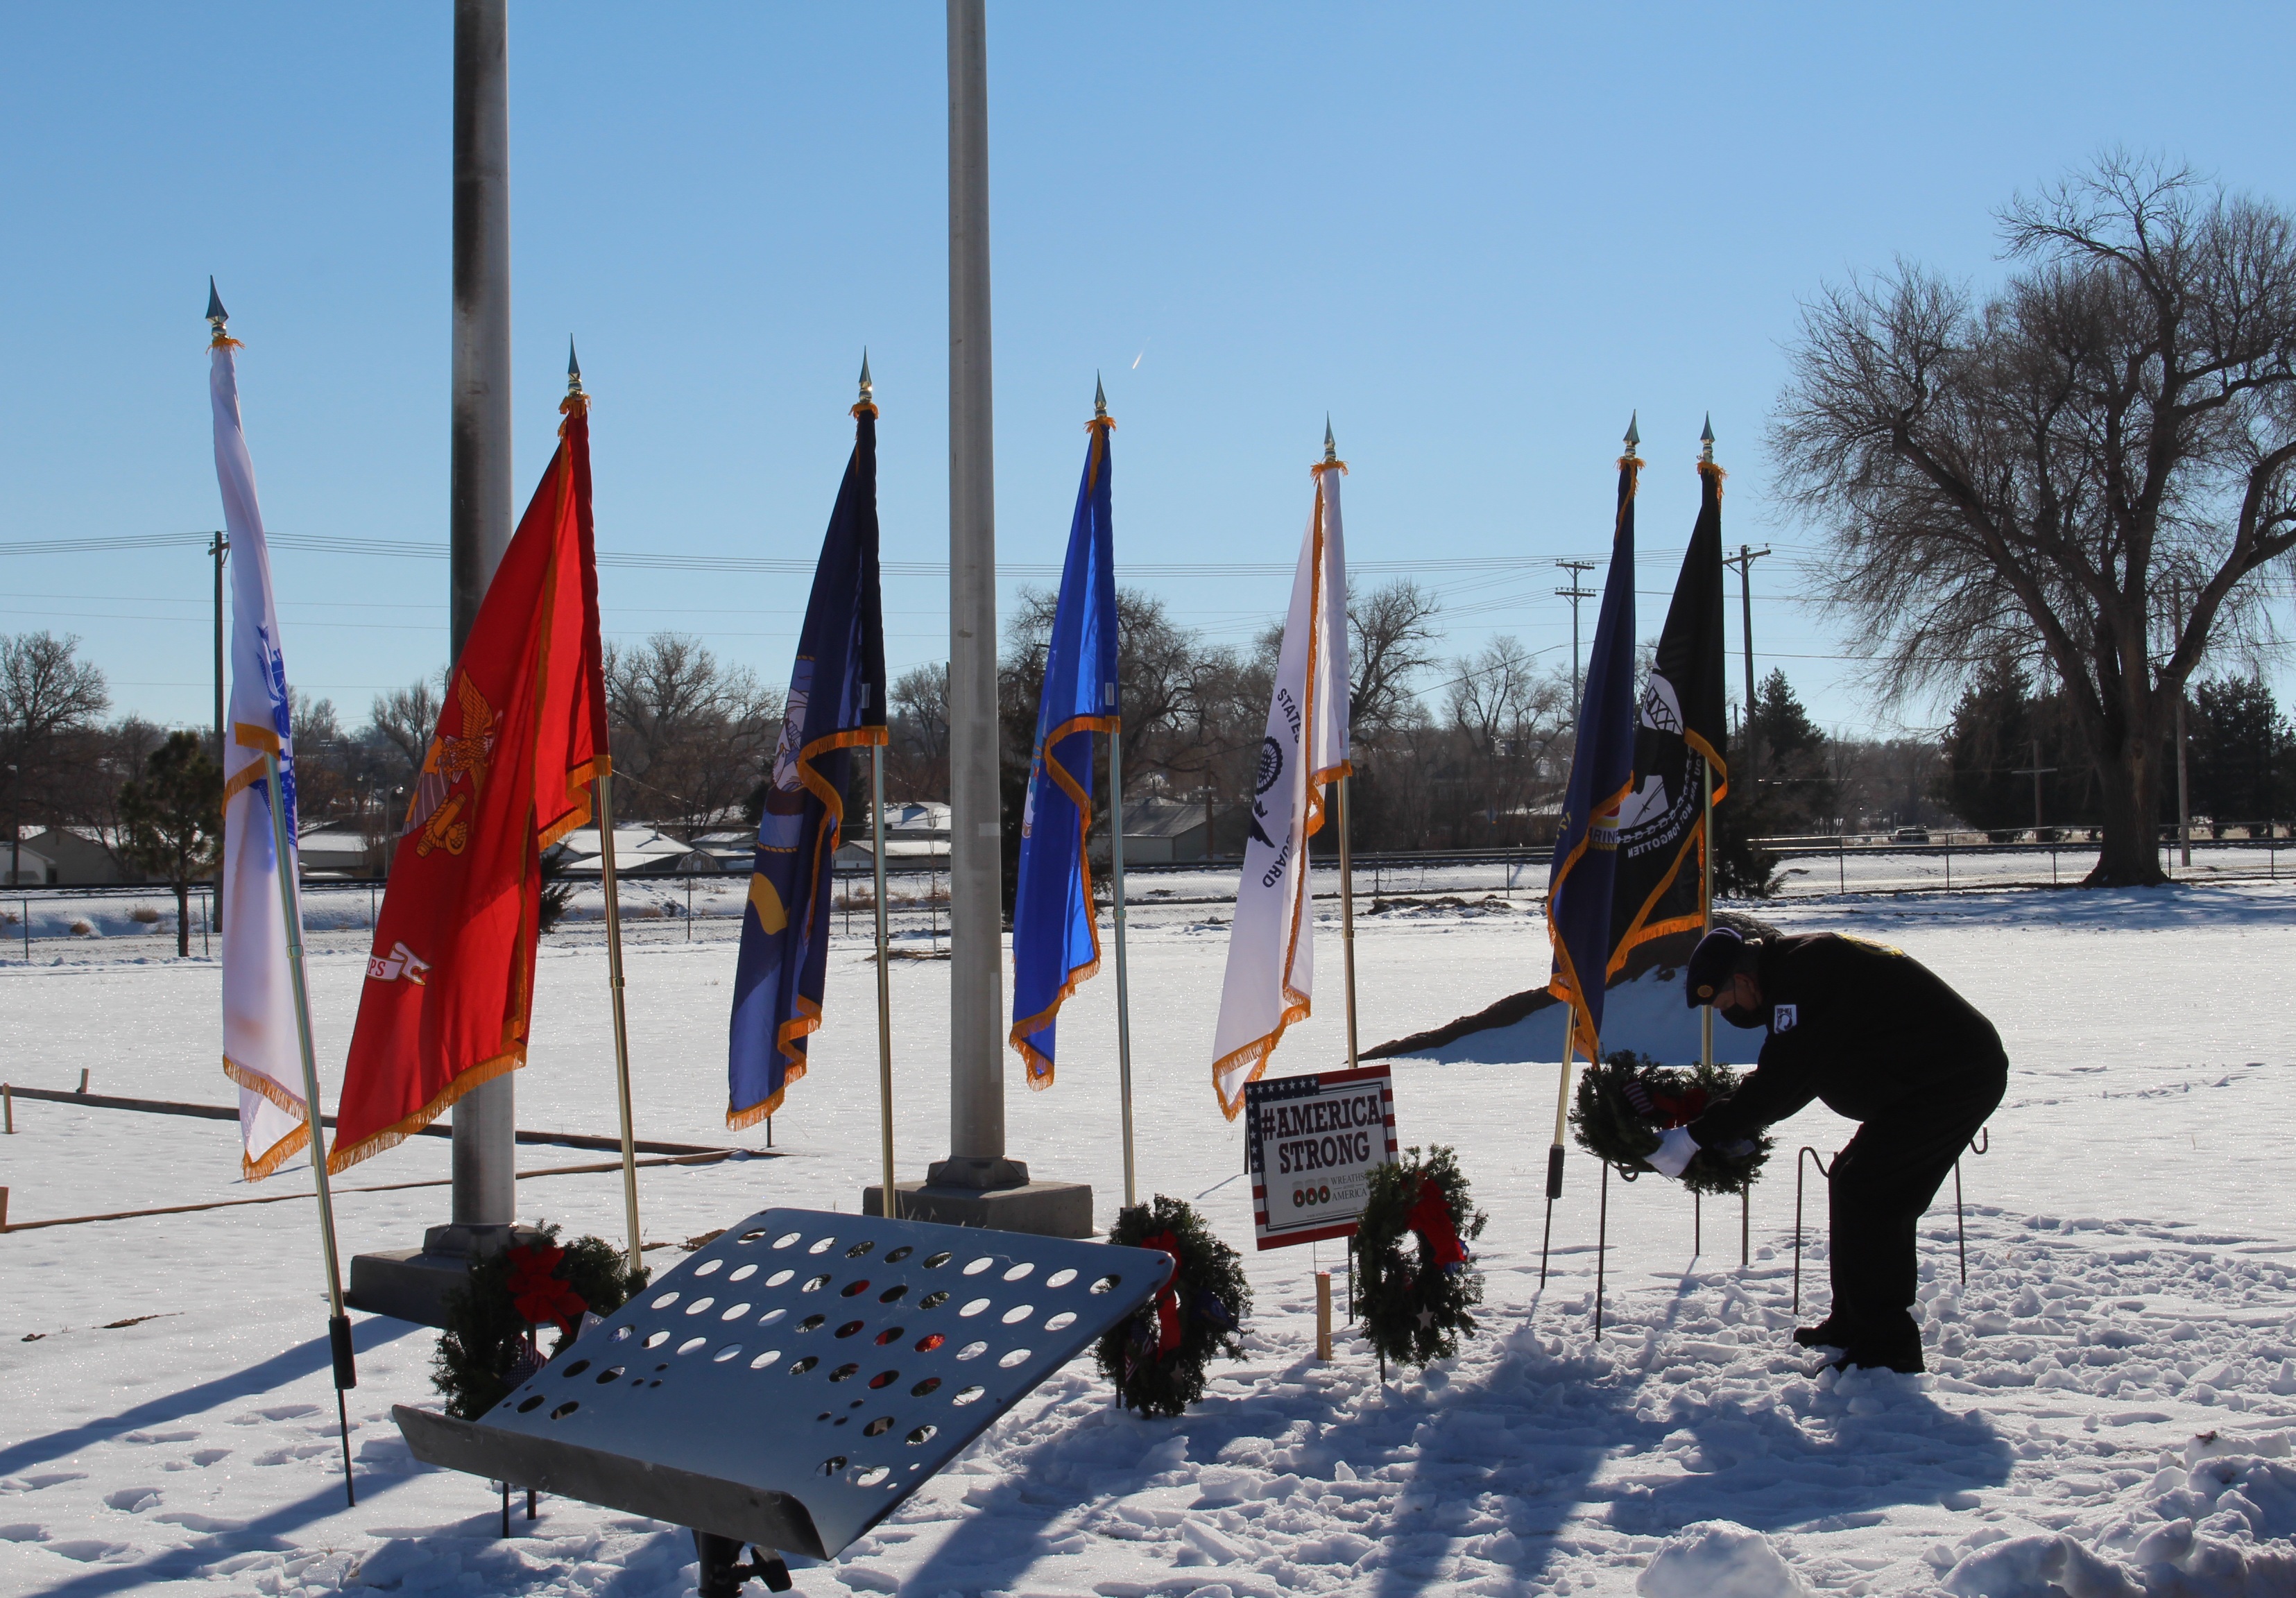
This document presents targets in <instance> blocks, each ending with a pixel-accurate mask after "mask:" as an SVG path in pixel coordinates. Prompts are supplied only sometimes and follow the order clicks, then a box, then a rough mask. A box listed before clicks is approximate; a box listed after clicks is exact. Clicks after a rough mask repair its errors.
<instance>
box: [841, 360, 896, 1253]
mask: <svg viewBox="0 0 2296 1598" xmlns="http://www.w3.org/2000/svg"><path fill="white" fill-rule="evenodd" d="M863 406H866V407H868V409H869V411H870V412H871V413H872V414H874V413H875V411H876V408H877V404H876V400H875V399H874V397H873V384H872V383H871V382H870V381H869V352H868V351H867V350H866V349H864V350H863V351H862V352H861V398H860V400H859V402H858V403H857V404H856V405H855V406H854V407H853V411H854V414H855V415H857V416H858V415H859V414H861V411H862V407H863ZM871 686H872V687H874V686H875V684H871ZM865 692H866V690H865ZM869 860H870V865H871V866H872V868H873V871H874V873H875V880H876V889H877V1124H878V1125H877V1129H878V1135H879V1138H880V1139H881V1142H882V1143H883V1145H884V1146H883V1150H882V1153H883V1156H884V1160H883V1163H884V1184H885V1185H884V1186H883V1188H882V1189H881V1190H880V1191H881V1192H883V1194H884V1201H883V1203H882V1204H881V1206H880V1209H881V1213H882V1214H883V1215H884V1216H885V1217H886V1218H887V1219H888V1220H893V1219H898V1217H899V1216H900V1211H901V1200H900V1193H899V1190H898V1189H897V1188H895V1187H894V1185H893V956H892V924H891V920H890V917H891V914H892V912H891V910H890V907H889V906H887V904H886V902H885V746H884V745H883V744H882V743H873V744H871V745H870V746H869Z"/></svg>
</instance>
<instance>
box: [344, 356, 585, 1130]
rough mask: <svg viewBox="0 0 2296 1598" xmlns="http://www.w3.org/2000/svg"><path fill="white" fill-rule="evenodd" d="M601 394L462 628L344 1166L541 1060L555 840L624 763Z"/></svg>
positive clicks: (393, 910) (388, 921)
mask: <svg viewBox="0 0 2296 1598" xmlns="http://www.w3.org/2000/svg"><path fill="white" fill-rule="evenodd" d="M562 409H563V410H564V411H565V412H566V421H565V422H564V423H563V424H562V426H561V427H560V428H559V430H558V440H559V441H558V452H557V454H556V455H553V456H552V457H551V461H550V469H549V470H548V471H545V473H544V474H543V479H542V486H541V488H538V489H537V490H536V491H535V496H534V500H533V503H532V504H529V505H528V506H527V508H526V516H525V518H524V519H523V520H521V521H520V522H519V524H518V533H517V536H516V537H513V538H512V540H511V543H510V548H509V549H508V550H507V551H505V552H504V555H503V558H502V564H501V565H500V566H498V567H496V570H495V575H494V581H493V583H492V584H491V585H490V586H488V589H487V597H486V600H485V602H483V603H482V604H480V607H479V614H478V619H476V620H475V621H473V622H472V623H471V633H470V636H469V637H468V638H467V639H465V640H464V641H463V653H462V658H461V659H460V660H456V661H455V670H454V676H453V679H452V681H451V682H450V683H449V684H448V686H447V703H446V708H445V709H443V710H442V711H441V712H440V714H439V727H438V731H437V732H436V733H434V734H432V736H431V739H430V752H429V753H428V754H427V755H426V756H424V758H423V761H422V772H421V774H420V775H419V776H418V778H417V780H416V784H415V790H414V799H413V801H412V802H411V803H410V804H409V805H408V806H407V807H406V823H405V824H404V825H403V826H402V827H401V829H400V832H399V837H398V854H397V856H395V857H394V858H393V859H392V861H391V865H390V886H389V891H388V892H387V893H386V894H385V895H384V897H383V901H382V914H381V916H379V917H378V918H377V920H376V922H375V932H374V948H373V954H372V955H371V956H370V958H369V959H368V961H367V967H366V985H365V988H364V989H363V990H362V991H361V993H360V995H359V1010H358V1025H357V1028H356V1029H355V1030H354V1031H353V1033H352V1034H351V1049H350V1060H349V1063H348V1065H347V1066H346V1067H345V1069H344V1074H343V1093H342V1101H341V1102H340V1105H338V1107H337V1110H336V1116H337V1122H338V1124H337V1126H336V1128H335V1142H334V1147H333V1148H332V1150H331V1151H329V1153H328V1155H327V1168H328V1169H329V1170H331V1171H340V1170H342V1169H344V1168H347V1167H349V1166H352V1165H356V1164H357V1163H358V1162H359V1161H360V1160H364V1159H365V1158H366V1157H367V1156H368V1155H370V1154H373V1153H377V1152H379V1151H381V1150H384V1149H387V1148H389V1146H390V1145H391V1144H393V1143H397V1142H398V1141H399V1139H401V1138H403V1137H406V1136H409V1135H412V1134H413V1133H414V1132H415V1131H417V1130H418V1129H420V1128H421V1127H423V1126H425V1125H427V1124H428V1123H429V1122H430V1121H432V1120H434V1119H437V1118H438V1116H439V1113H440V1112H441V1111H442V1110H446V1109H447V1107H448V1106H450V1105H452V1104H453V1103H454V1102H455V1100H457V1099H459V1098H461V1097H462V1096H463V1094H466V1093H468V1092H470V1091H471V1089H472V1088H474V1087H476V1086H479V1085H480V1083H482V1082H485V1081H488V1079H490V1078H495V1077H498V1076H500V1075H501V1074H502V1073H503V1072H504V1071H510V1070H516V1069H518V1068H519V1067H520V1066H521V1065H523V1064H525V1063H526V1045H527V1024H528V1021H529V1017H530V1015H531V1012H532V1011H533V1007H534V946H535V938H536V927H537V916H538V914H539V911H540V906H541V897H542V851H543V850H544V849H546V848H549V847H550V846H551V845H552V844H553V843H555V842H556V841H557V840H559V839H560V838H562V837H563V836H564V835H565V834H566V833H568V832H572V831H573V830H574V829H575V828H576V827H578V826H583V825H586V824H587V823H588V822H589V820H590V783H591V780H592V779H593V778H594V777H596V776H599V775H600V774H603V773H604V772H606V771H607V770H609V769H610V766H609V763H608V758H607V754H606V698H605V678H604V674H603V672H602V671H601V669H600V668H599V660H598V573H597V559H596V551H595V547H594V542H593V538H592V534H591V527H590V426H589V419H588V417H587V415H586V401H585V400H584V399H583V397H582V396H581V395H580V394H578V393H576V394H572V395H570V396H568V397H567V400H566V404H565V405H564V406H562Z"/></svg>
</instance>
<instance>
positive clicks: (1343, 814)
mask: <svg viewBox="0 0 2296 1598" xmlns="http://www.w3.org/2000/svg"><path fill="white" fill-rule="evenodd" d="M1339 460H1340V447H1339V445H1338V444H1337V443H1336V442H1335V441H1334V440H1333V438H1332V419H1331V417H1330V416H1328V415H1327V416H1325V417H1324V465H1326V466H1335V465H1337V464H1339ZM1348 740H1349V742H1350V743H1352V742H1354V741H1355V718H1354V717H1349V719H1348ZM1353 752H1354V751H1353V750H1346V751H1343V753H1345V754H1352V753H1353ZM1348 783H1349V778H1347V777H1341V779H1340V780H1339V782H1338V783H1337V784H1336V786H1337V787H1338V789H1339V807H1338V808H1339V812H1340V962H1341V966H1342V967H1343V968H1344V969H1345V971H1346V972H1347V987H1348V1069H1349V1070H1353V1069H1356V1065H1357V1060H1356V862H1355V854H1354V850H1353V848H1352V846H1351V841H1350V839H1349V828H1348Z"/></svg>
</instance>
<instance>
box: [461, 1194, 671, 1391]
mask: <svg viewBox="0 0 2296 1598" xmlns="http://www.w3.org/2000/svg"><path fill="white" fill-rule="evenodd" d="M542 1235H543V1239H544V1241H543V1242H541V1243H539V1244H537V1245H534V1246H532V1247H521V1248H512V1249H507V1250H503V1251H502V1252H500V1253H497V1254H489V1255H488V1256H487V1257H486V1258H482V1259H476V1260H473V1261H471V1267H470V1274H469V1277H468V1278H467V1281H466V1282H465V1284H464V1285H463V1286H462V1287H458V1288H455V1289H453V1290H452V1291H449V1292H448V1293H447V1304H446V1307H447V1325H446V1329H445V1330H444V1332H441V1333H440V1335H439V1348H438V1351H437V1352H436V1353H435V1354H433V1355H432V1356H430V1383H431V1385H432V1386H433V1387H435V1388H437V1389H439V1392H440V1393H441V1394H442V1395H444V1397H446V1400H447V1414H450V1415H453V1416H454V1417H455V1418H456V1419H457V1420H463V1421H475V1420H477V1419H478V1418H479V1417H480V1415H483V1414H486V1413H487V1411H488V1410H490V1409H492V1408H493V1407H494V1406H495V1405H497V1404H499V1403H501V1402H502V1400H503V1399H504V1397H508V1396H509V1394H510V1392H511V1390H512V1389H514V1388H516V1387H517V1386H518V1385H519V1384H520V1383H521V1382H522V1381H525V1380H526V1379H527V1378H528V1377H529V1376H530V1375H532V1374H533V1373H535V1372H536V1371H537V1370H538V1369H539V1368H540V1367H542V1366H543V1365H545V1364H548V1363H549V1361H550V1360H551V1359H555V1358H557V1357H558V1356H559V1355H560V1354H561V1353H562V1352H564V1350H565V1348H566V1346H567V1345H568V1344H569V1343H570V1342H572V1341H573V1334H574V1332H575V1331H577V1330H578V1329H579V1327H580V1326H581V1323H582V1314H583V1312H584V1311H585V1310H589V1311H592V1312H594V1313H595V1314H598V1315H611V1314H612V1313H613V1312H614V1311H615V1310H617V1309H619V1308H620V1307H622V1305H623V1303H624V1302H625V1301H626V1300H627V1299H628V1298H629V1297H630V1295H631V1294H633V1293H635V1292H636V1291H639V1290H640V1289H641V1288H643V1287H644V1286H645V1284H646V1278H647V1276H648V1275H649V1274H650V1273H649V1272H647V1271H646V1270H644V1268H640V1269H637V1270H632V1269H631V1268H630V1267H629V1266H628V1265H627V1264H626V1263H625V1262H624V1258H623V1254H622V1250H619V1249H617V1248H616V1247H614V1245H613V1244H611V1243H610V1242H605V1241H604V1240H603V1239H602V1238H595V1237H584V1238H578V1239H576V1240H575V1241H574V1242H570V1243H568V1244H566V1245H565V1246H564V1248H563V1249H562V1250H561V1249H560V1247H559V1243H558V1225H557V1224H556V1223H555V1222H553V1223H551V1224H549V1225H545V1226H544V1227H543V1228H542ZM529 1314H533V1315H536V1319H535V1320H531V1321H530V1320H529V1319H528V1315H529ZM538 1324H554V1325H555V1326H556V1327H557V1328H558V1339H557V1341H556V1342H555V1343H554V1344H553V1345H552V1347H551V1350H550V1354H549V1356H548V1358H545V1357H544V1356H542V1354H541V1353H540V1352H539V1351H538V1349H537V1344H536V1332H537V1329H538Z"/></svg>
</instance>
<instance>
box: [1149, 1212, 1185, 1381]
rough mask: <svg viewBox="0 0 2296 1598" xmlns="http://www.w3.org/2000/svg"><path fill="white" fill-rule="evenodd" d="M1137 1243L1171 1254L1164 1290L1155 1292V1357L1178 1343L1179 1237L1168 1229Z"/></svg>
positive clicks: (1167, 1351) (1160, 1356)
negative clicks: (1170, 1263)
mask: <svg viewBox="0 0 2296 1598" xmlns="http://www.w3.org/2000/svg"><path fill="white" fill-rule="evenodd" d="M1140 1246H1141V1247H1142V1248H1144V1249H1153V1250H1156V1251H1157V1252H1158V1253H1160V1254H1169V1255H1170V1256H1171V1257H1172V1274H1171V1275H1170V1276H1169V1277H1168V1278H1167V1279H1166V1280H1165V1282H1164V1291H1161V1292H1160V1293H1158V1294H1157V1295H1156V1357H1157V1358H1158V1359H1162V1358H1164V1357H1165V1356H1168V1355H1169V1354H1170V1353H1171V1352H1172V1350H1173V1349H1175V1348H1178V1347H1179V1346H1180V1297H1179V1294H1178V1292H1177V1291H1175V1290H1176V1288H1177V1284H1178V1282H1179V1280H1180V1240H1179V1239H1178V1238H1177V1237H1176V1236H1174V1235H1173V1234H1172V1233H1169V1232H1159V1233H1157V1234H1156V1235H1155V1236H1153V1237H1151V1238H1146V1239H1144V1240H1143V1241H1142V1242H1141V1244H1140Z"/></svg>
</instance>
